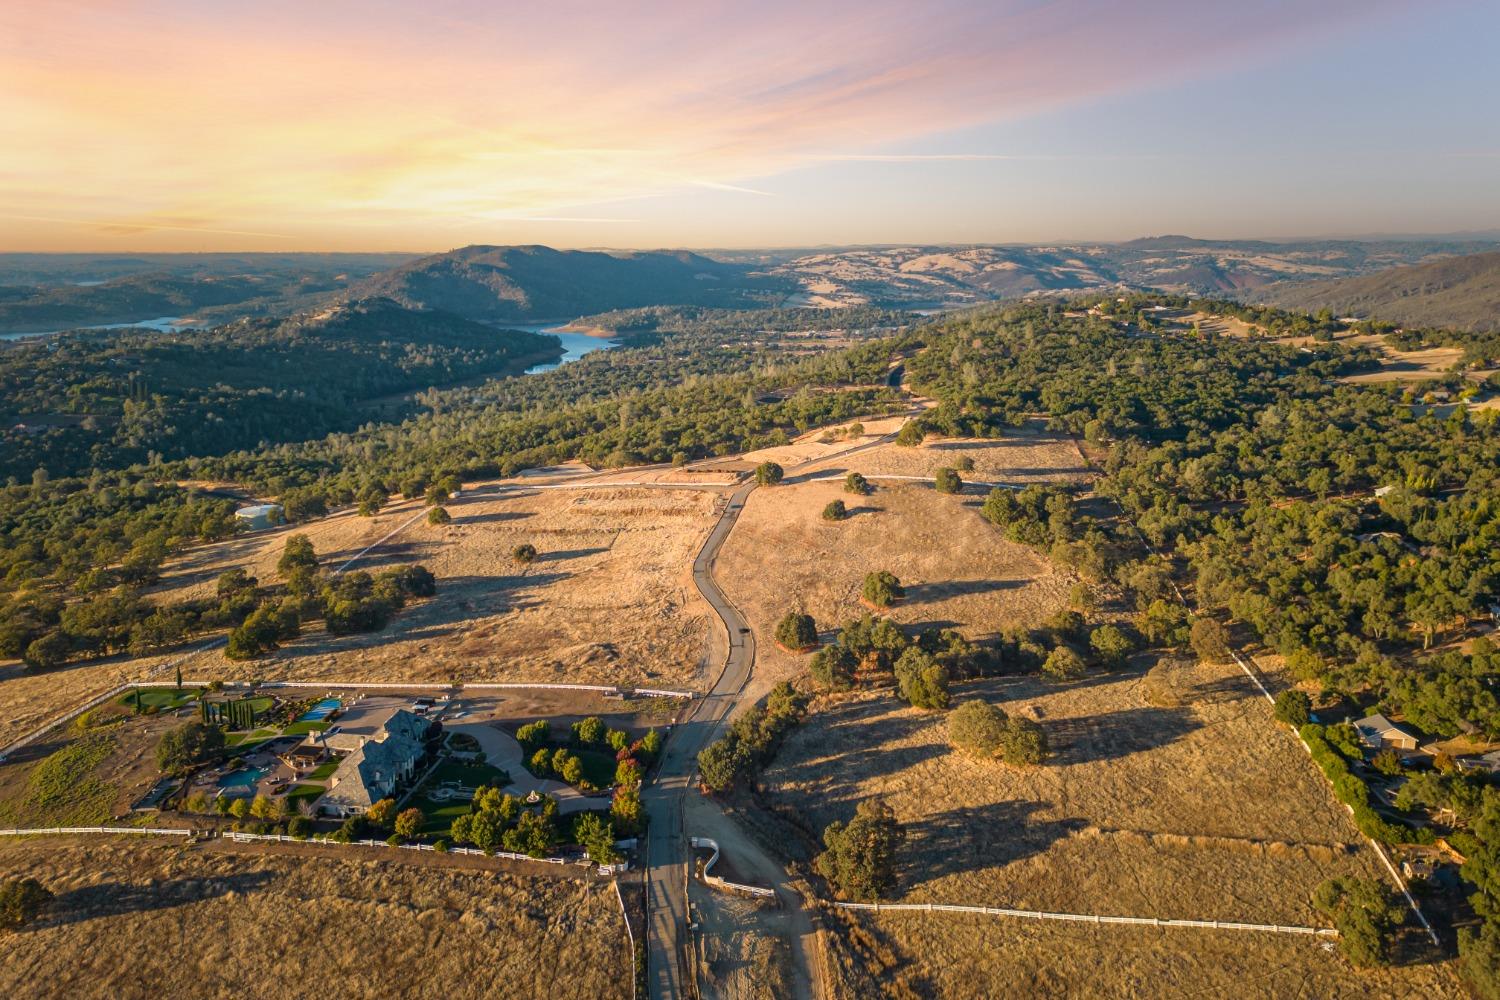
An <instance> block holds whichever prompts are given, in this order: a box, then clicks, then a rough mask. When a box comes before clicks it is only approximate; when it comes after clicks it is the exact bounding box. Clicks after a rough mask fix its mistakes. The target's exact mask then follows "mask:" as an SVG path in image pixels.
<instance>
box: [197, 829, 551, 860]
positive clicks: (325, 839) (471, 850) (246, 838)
mask: <svg viewBox="0 0 1500 1000" xmlns="http://www.w3.org/2000/svg"><path fill="white" fill-rule="evenodd" d="M224 836H225V837H227V838H228V839H230V840H232V841H234V842H235V843H236V844H246V843H253V842H255V841H271V842H274V843H282V844H321V845H323V846H324V847H384V848H388V849H391V850H397V851H437V848H436V847H434V846H433V845H432V844H389V843H386V842H385V841H384V840H349V841H343V840H334V839H333V838H332V837H330V836H327V835H324V836H313V837H290V836H287V835H286V834H284V833H246V832H244V831H242V830H230V831H228V832H227V833H225V834H224ZM440 853H441V852H440ZM447 853H448V854H463V855H469V856H473V857H480V858H504V859H506V860H507V861H540V862H542V863H544V864H549V865H565V864H568V863H569V862H568V859H567V858H533V857H532V856H531V855H529V854H514V853H512V852H510V851H494V852H492V853H489V854H486V853H485V852H484V851H481V850H480V849H479V848H477V847H450V848H448V850H447Z"/></svg>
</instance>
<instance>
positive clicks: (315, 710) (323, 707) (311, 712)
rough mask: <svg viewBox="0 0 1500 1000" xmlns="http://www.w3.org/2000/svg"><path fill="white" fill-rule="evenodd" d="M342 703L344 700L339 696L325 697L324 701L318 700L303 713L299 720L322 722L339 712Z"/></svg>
mask: <svg viewBox="0 0 1500 1000" xmlns="http://www.w3.org/2000/svg"><path fill="white" fill-rule="evenodd" d="M342 704H343V702H341V701H339V700H338V699H337V698H324V699H323V700H322V701H320V702H318V703H317V704H316V705H314V706H313V707H312V708H310V709H308V710H307V711H306V712H305V713H303V715H302V717H301V718H299V719H298V720H297V721H298V722H322V721H323V720H324V719H326V718H328V717H329V716H330V715H332V714H333V713H334V712H337V711H338V710H339V706H340V705H342Z"/></svg>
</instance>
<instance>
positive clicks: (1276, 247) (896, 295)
mask: <svg viewBox="0 0 1500 1000" xmlns="http://www.w3.org/2000/svg"><path fill="white" fill-rule="evenodd" d="M1493 245H1494V244H1491V243H1475V242H1453V241H1442V240H1429V241H1415V240H1413V241H1395V240H1390V241H1368V242H1366V241H1354V240H1339V241H1319V242H1298V243H1267V242H1262V241H1259V240H1202V239H1194V238H1192V237H1188V236H1156V237H1147V238H1143V239H1138V240H1131V241H1129V242H1126V243H1076V244H1052V245H1046V246H968V247H964V246H907V247H899V246H895V247H858V248H831V249H820V250H814V251H810V252H806V253H801V254H797V255H794V256H792V257H790V258H784V259H778V258H770V257H765V256H764V255H762V258H761V259H759V260H757V258H756V257H755V256H753V255H747V254H744V253H739V254H734V255H726V256H728V257H729V258H730V259H735V260H740V261H743V262H746V263H759V264H760V265H761V266H763V267H766V268H767V271H768V273H770V274H773V275H777V276H780V277H782V278H785V279H787V280H789V281H792V282H795V283H796V284H797V285H798V286H799V287H800V289H801V292H800V294H799V295H798V296H797V298H796V299H794V300H793V301H795V302H799V303H802V304H806V305H817V306H850V305H886V306H893V305H932V306H936V305H942V306H958V305H965V304H971V303H976V302H984V301H987V300H991V299H996V298H1010V297H1017V296H1025V295H1031V294H1040V293H1047V292H1054V291H1075V290H1087V289H1103V288H1111V287H1120V286H1123V287H1128V288H1134V289H1146V290H1159V291H1168V292H1176V293H1183V292H1197V293H1199V294H1223V293H1225V292H1243V291H1246V290H1249V289H1256V288H1262V287H1265V286H1268V285H1275V284H1278V283H1290V282H1306V281H1321V280H1329V279H1335V278H1345V277H1350V276H1353V275H1363V274H1368V273H1372V272H1375V271H1378V270H1380V269H1383V268H1390V267H1395V266H1398V265H1402V264H1413V263H1418V262H1422V261H1427V260H1430V259H1432V258H1433V257H1435V256H1438V255H1449V254H1462V253H1473V252H1475V251H1478V250H1485V249H1490V248H1492V247H1493Z"/></svg>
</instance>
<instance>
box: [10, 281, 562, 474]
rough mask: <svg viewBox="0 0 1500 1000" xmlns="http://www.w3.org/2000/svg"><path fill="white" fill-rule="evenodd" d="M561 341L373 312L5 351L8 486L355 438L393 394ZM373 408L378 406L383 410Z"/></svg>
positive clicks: (522, 359)
mask: <svg viewBox="0 0 1500 1000" xmlns="http://www.w3.org/2000/svg"><path fill="white" fill-rule="evenodd" d="M556 345H557V339H556V338H554V337H550V336H541V335H537V334H531V333H522V332H519V331H508V330H495V329H493V328H492V327H488V326H483V325H481V324H478V323H474V322H472V321H470V320H466V319H463V318H461V317H458V316H454V315H452V314H450V313H440V312H417V311H413V310H409V309H402V308H401V307H400V306H398V305H396V304H395V303H394V302H391V301H389V300H370V301H365V302H358V303H351V304H347V305H343V306H339V307H337V308H331V309H326V310H324V311H322V312H319V313H316V314H302V315H299V316H295V317H292V318H290V319H279V320H278V319H247V320H241V321H239V322H236V323H230V324H227V325H224V326H219V327H214V328H213V329H210V330H203V331H193V332H191V333H180V334H174V333H160V332H155V331H138V330H133V329H124V330H102V331H79V332H75V333H65V334H59V335H58V336H56V337H52V338H49V339H47V340H40V341H18V342H12V343H8V344H4V345H3V346H0V426H3V427H4V428H5V429H4V430H3V431H0V443H3V446H4V447H3V449H0V455H3V460H0V475H17V476H29V475H30V474H31V471H32V470H33V469H36V468H37V467H39V466H40V467H43V468H46V469H47V470H48V472H50V473H51V474H52V475H63V474H67V475H72V474H76V473H79V472H81V471H84V470H86V469H87V468H89V467H90V466H95V467H105V468H118V467H122V466H125V465H129V464H131V463H132V462H138V461H144V460H146V459H147V458H148V457H149V455H150V454H151V453H155V454H158V455H161V456H162V457H164V458H167V459H171V458H180V457H183V456H187V455H200V454H219V453H222V452H225V451H230V450H234V449H238V448H247V447H252V446H254V445H256V444H257V443H261V442H277V441H296V440H305V439H307V438H311V437H318V436H321V435H323V434H326V433H329V432H331V431H338V430H352V429H353V428H355V427H358V426H359V425H360V424H361V423H364V422H366V421H368V420H372V419H374V418H376V417H381V416H384V417H395V416H401V415H403V414H404V413H405V412H408V411H409V410H410V408H411V407H410V406H409V404H407V403H406V402H405V401H403V400H401V399H399V398H398V399H395V400H383V399H382V398H381V397H386V396H390V395H391V394H397V393H404V392H411V391H415V390H421V389H426V388H428V387H429V386H438V385H444V384H448V383H452V382H456V381H460V380H463V379H468V378H473V377H476V376H479V375H488V374H500V373H514V372H517V371H519V370H521V369H522V368H524V367H525V366H527V365H529V364H533V363H535V362H537V361H542V360H548V359H550V358H553V357H556V354H557V346H556ZM377 402H378V403H379V404H380V405H376V404H377Z"/></svg>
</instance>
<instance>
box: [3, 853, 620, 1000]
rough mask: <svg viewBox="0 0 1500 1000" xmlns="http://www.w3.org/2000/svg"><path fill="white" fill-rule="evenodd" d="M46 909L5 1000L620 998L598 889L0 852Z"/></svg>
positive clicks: (304, 865) (374, 869) (294, 866)
mask: <svg viewBox="0 0 1500 1000" xmlns="http://www.w3.org/2000/svg"><path fill="white" fill-rule="evenodd" d="M0 869H3V870H4V871H6V872H7V873H9V872H24V873H25V874H28V875H32V876H34V877H36V878H37V879H39V880H40V881H41V882H42V883H43V884H45V885H46V886H48V888H50V889H51V890H52V892H53V893H54V894H55V895H56V899H55V901H54V902H53V904H52V905H51V907H50V908H49V909H48V910H47V912H46V913H45V914H44V916H43V917H42V918H41V919H40V920H39V921H38V922H37V923H36V924H34V925H32V926H30V927H27V928H26V929H24V930H22V931H20V932H18V933H16V934H13V935H9V936H8V937H7V939H6V961H5V962H3V963H0V990H3V991H4V992H5V993H6V994H7V995H9V996H15V997H35V998H38V1000H42V998H58V1000H62V998H67V1000H84V998H93V997H99V998H109V1000H132V998H148V997H205V998H206V997H226V998H227V997H245V996H277V997H287V998H302V997H306V998H323V997H329V996H348V997H444V998H450V997H451V998H464V997H474V998H479V997H493V996H499V995H504V996H518V997H520V996H525V997H541V996H589V997H610V998H624V997H629V996H630V980H631V975H630V958H629V954H628V946H627V944H626V941H625V928H624V926H623V917H622V915H621V913H620V909H619V904H618V902H617V901H616V899H615V894H614V890H613V888H612V887H611V886H609V885H608V883H605V882H598V883H585V882H575V881H568V880H562V879H540V878H537V879H525V878H520V877H516V876H511V875H506V874H501V873H496V872H485V871H473V870H464V869H459V868H451V867H449V868H445V867H437V866H424V865H415V864H406V863H402V862H390V861H372V860H357V861H356V860H352V859H350V858H339V857H335V856H332V855H330V856H327V857H296V856H285V855H244V854H222V853H215V852H212V851H209V850H201V849H193V848H185V847H183V846H181V845H178V844H162V843H149V844H148V843H125V842H114V841H110V842H100V841H95V842H92V843H87V844H85V843H76V842H67V841H57V840H47V841H33V842H28V843H17V842H10V843H5V844H0Z"/></svg>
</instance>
